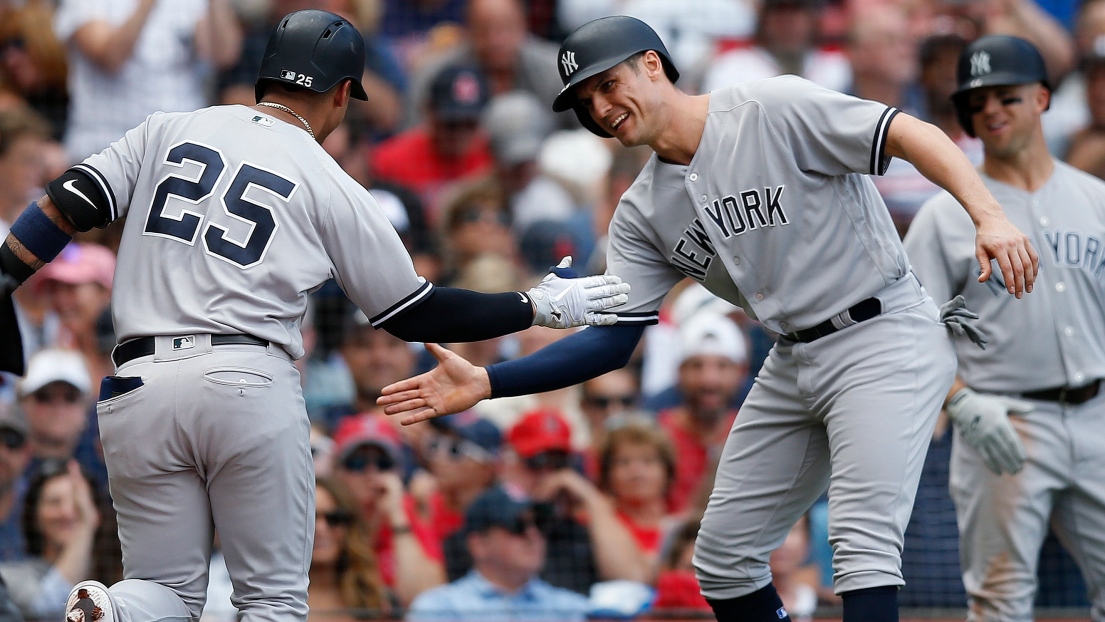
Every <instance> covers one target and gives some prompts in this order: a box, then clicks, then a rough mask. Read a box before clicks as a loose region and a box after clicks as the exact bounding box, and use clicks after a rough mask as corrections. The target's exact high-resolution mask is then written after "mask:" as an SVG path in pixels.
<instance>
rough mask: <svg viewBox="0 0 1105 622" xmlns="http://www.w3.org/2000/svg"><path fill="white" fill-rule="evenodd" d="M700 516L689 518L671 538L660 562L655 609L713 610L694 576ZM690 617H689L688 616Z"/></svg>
mask: <svg viewBox="0 0 1105 622" xmlns="http://www.w3.org/2000/svg"><path fill="white" fill-rule="evenodd" d="M700 520H701V519H700V517H698V516H696V517H694V518H688V519H687V520H686V521H684V522H683V523H682V524H681V525H680V526H679V528H678V529H676V531H675V533H674V534H673V535H672V537H671V542H670V543H669V544H668V550H667V552H666V553H665V554H664V559H663V560H662V561H661V562H660V575H659V576H658V577H657V578H656V600H655V602H653V604H652V607H653V609H654V610H656V611H663V610H665V609H696V610H702V611H707V612H708V611H710V605H709V603H707V602H706V599H705V598H703V596H702V592H701V591H700V589H701V588H700V587H699V585H698V579H696V578H695V576H694V565H693V564H692V563H691V556H693V555H694V541H695V538H697V537H698V528H699V526H700ZM688 617H690V616H688Z"/></svg>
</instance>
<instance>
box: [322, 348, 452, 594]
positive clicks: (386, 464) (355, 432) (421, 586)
mask: <svg viewBox="0 0 1105 622" xmlns="http://www.w3.org/2000/svg"><path fill="white" fill-rule="evenodd" d="M381 332H383V331H381ZM400 442H401V441H400V438H399V435H398V433H397V432H396V431H395V430H394V429H393V428H392V427H391V425H390V424H389V423H388V422H387V421H385V420H384V418H383V416H382V415H372V414H361V415H355V416H352V417H347V418H345V419H344V420H342V422H341V424H340V425H339V426H338V429H337V430H336V431H335V432H334V444H335V451H336V452H337V453H336V455H337V468H336V469H335V472H334V477H335V478H336V479H337V480H338V481H340V482H341V483H342V484H343V485H344V486H345V488H346V489H347V490H349V492H350V493H351V494H352V496H353V501H354V502H355V504H356V511H357V513H358V515H359V517H360V519H361V520H362V521H363V522H364V524H365V527H366V528H367V530H368V539H369V542H371V543H372V548H373V550H374V551H375V553H376V559H377V560H378V563H379V565H380V572H381V575H382V576H383V579H384V583H385V584H386V585H387V586H388V587H389V588H390V589H391V590H392V591H394V593H395V596H396V598H398V600H399V603H400V604H401V605H404V606H405V605H407V604H409V603H410V601H411V599H413V598H414V597H415V596H416V595H418V594H419V593H420V592H422V591H423V590H426V589H428V588H430V587H433V586H435V585H439V584H441V583H443V582H444V580H445V572H444V570H443V568H442V565H441V561H442V555H441V543H440V541H438V540H437V538H436V537H435V535H434V532H433V530H432V529H431V528H430V526H429V525H427V524H426V523H425V522H424V521H423V520H421V518H420V517H419V515H418V512H417V511H416V509H415V503H414V500H413V499H412V498H411V496H410V495H409V494H407V492H406V490H405V489H404V487H403V480H402V478H401V477H400V475H399V472H398V463H399V459H400V450H399V445H400Z"/></svg>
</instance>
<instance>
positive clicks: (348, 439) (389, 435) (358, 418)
mask: <svg viewBox="0 0 1105 622" xmlns="http://www.w3.org/2000/svg"><path fill="white" fill-rule="evenodd" d="M401 444H402V441H401V440H400V438H399V433H398V432H396V431H395V428H393V427H391V425H390V424H389V423H388V422H387V421H384V418H383V417H382V416H380V415H373V414H360V415H351V416H348V417H344V418H342V420H341V421H340V422H339V423H338V427H337V429H336V430H334V447H335V449H336V454H337V456H338V459H339V460H342V459H344V458H345V457H346V456H348V455H349V454H350V453H352V452H353V450H355V449H357V448H358V447H361V446H363V445H375V446H377V447H379V448H380V449H382V450H384V451H385V452H386V453H387V454H388V455H389V456H391V458H392V459H393V460H398V459H399V446H400V445H401Z"/></svg>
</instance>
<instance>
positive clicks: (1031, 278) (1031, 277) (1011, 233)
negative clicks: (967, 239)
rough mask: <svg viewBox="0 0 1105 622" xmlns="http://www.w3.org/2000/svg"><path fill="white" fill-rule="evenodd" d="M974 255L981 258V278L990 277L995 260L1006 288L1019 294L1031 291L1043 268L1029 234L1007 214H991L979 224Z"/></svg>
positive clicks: (979, 265)
mask: <svg viewBox="0 0 1105 622" xmlns="http://www.w3.org/2000/svg"><path fill="white" fill-rule="evenodd" d="M975 257H976V258H977V259H978V268H979V275H978V282H979V283H982V282H985V281H986V280H987V279H989V278H990V275H991V274H992V272H993V270H992V268H991V267H990V260H991V259H992V260H994V261H996V262H997V264H998V268H999V269H1000V270H1001V276H1002V279H1004V281H1005V289H1007V290H1009V293H1010V294H1013V295H1014V296H1016V297H1017V298H1020V297H1021V296H1023V295H1024V293H1025V292H1031V291H1032V284H1033V283H1034V282H1035V281H1036V273H1037V272H1038V271H1039V269H1040V257H1039V255H1037V254H1036V249H1034V248H1032V242H1030V241H1029V240H1028V236H1027V235H1025V234H1024V233H1021V231H1020V230H1019V229H1017V228H1016V227H1015V226H1014V225H1013V223H1011V222H1009V220H1008V219H1006V218H1005V217H1004V216H1001V217H997V218H990V219H988V220H987V221H985V222H983V223H981V224H980V225H979V227H978V234H977V236H976V237H975Z"/></svg>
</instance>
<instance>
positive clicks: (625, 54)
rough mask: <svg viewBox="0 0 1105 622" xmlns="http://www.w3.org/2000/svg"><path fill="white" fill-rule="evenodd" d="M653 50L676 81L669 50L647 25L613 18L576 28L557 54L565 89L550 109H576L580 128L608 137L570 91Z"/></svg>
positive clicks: (676, 75)
mask: <svg viewBox="0 0 1105 622" xmlns="http://www.w3.org/2000/svg"><path fill="white" fill-rule="evenodd" d="M649 50H654V51H655V52H656V53H657V54H659V55H660V61H661V62H662V63H663V65H664V73H666V74H667V76H668V79H669V80H671V81H672V82H675V81H676V80H678V79H679V72H678V71H677V70H676V69H675V64H674V63H672V61H671V55H670V54H668V49H667V48H666V47H664V42H663V41H661V40H660V37H659V35H657V34H656V31H654V30H653V29H652V28H650V27H649V25H648V24H646V23H644V22H642V21H641V20H639V19H635V18H633V17H627V16H625V15H614V16H611V17H603V18H600V19H596V20H594V21H590V22H587V23H586V24H584V25H582V26H580V27H579V28H576V29H575V31H574V32H572V34H570V35H568V38H567V39H565V40H564V43H563V44H562V45H561V46H560V53H559V54H558V55H557V59H558V61H559V70H560V80H561V81H562V82H563V83H564V88H563V89H561V91H560V94H559V95H557V96H556V99H555V100H553V110H554V111H555V112H563V111H565V110H569V109H571V110H575V113H576V116H578V117H579V121H580V123H582V124H583V127H586V128H587V129H589V130H591V132H593V133H594V134H597V135H599V136H601V137H603V138H610V134H608V133H607V132H605V131H604V130H603V129H602V128H601V127H599V126H598V124H597V123H595V121H594V119H592V118H591V113H589V112H587V111H586V110H584V109H583V108H582V107H581V106H580V105H579V104H578V102H577V101H576V96H575V93H573V92H572V89H573V88H574V87H575V86H576V85H577V84H579V83H580V82H583V81H584V80H586V79H587V78H590V77H591V76H593V75H595V74H598V73H602V72H604V71H606V70H607V69H610V68H611V67H614V66H616V65H618V64H619V63H621V62H622V61H625V60H626V59H628V58H629V57H631V56H633V55H634V54H639V53H641V52H647V51H649Z"/></svg>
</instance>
